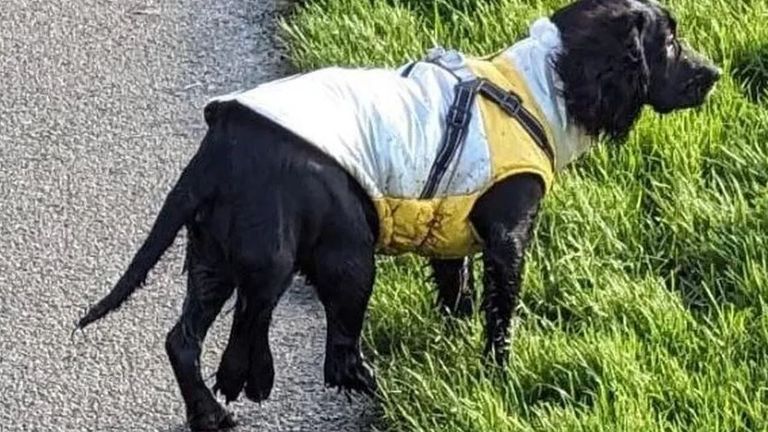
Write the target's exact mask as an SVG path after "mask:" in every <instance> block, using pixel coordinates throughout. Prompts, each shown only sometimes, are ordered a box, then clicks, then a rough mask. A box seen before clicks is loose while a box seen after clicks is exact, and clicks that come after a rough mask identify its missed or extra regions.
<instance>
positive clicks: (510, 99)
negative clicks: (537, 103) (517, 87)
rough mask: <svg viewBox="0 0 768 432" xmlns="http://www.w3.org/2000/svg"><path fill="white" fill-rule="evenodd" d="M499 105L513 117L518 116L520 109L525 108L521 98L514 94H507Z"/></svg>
mask: <svg viewBox="0 0 768 432" xmlns="http://www.w3.org/2000/svg"><path fill="white" fill-rule="evenodd" d="M499 104H501V106H502V108H504V111H506V112H507V113H508V114H509V115H511V116H517V114H518V113H519V112H520V109H521V108H522V107H523V104H522V101H521V100H520V96H518V95H516V94H514V93H512V92H505V93H504V96H502V98H501V100H500V101H499Z"/></svg>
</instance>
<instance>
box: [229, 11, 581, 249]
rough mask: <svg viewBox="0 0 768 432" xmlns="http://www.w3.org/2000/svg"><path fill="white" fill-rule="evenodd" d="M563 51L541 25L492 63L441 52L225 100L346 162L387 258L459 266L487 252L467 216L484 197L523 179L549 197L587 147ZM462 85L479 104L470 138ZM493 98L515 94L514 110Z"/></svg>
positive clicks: (272, 85) (473, 109)
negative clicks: (411, 255)
mask: <svg viewBox="0 0 768 432" xmlns="http://www.w3.org/2000/svg"><path fill="white" fill-rule="evenodd" d="M559 48H560V36H559V32H558V30H557V27H555V26H554V24H552V23H551V22H550V21H549V20H548V19H546V18H542V19H540V20H538V21H536V22H535V23H534V24H533V25H532V26H531V31H530V36H529V37H528V38H526V39H524V40H522V41H520V42H518V43H516V44H515V45H513V46H512V47H510V48H508V49H507V50H505V51H503V52H501V53H500V54H498V55H496V56H494V57H492V58H486V59H476V58H469V57H466V56H464V55H462V54H460V53H458V52H456V51H445V50H442V49H439V48H438V49H435V50H432V51H431V52H430V54H429V55H428V56H427V58H426V59H425V60H424V61H419V62H414V63H411V64H408V65H405V66H403V67H401V68H399V69H396V70H393V69H349V68H337V67H332V68H325V69H321V70H317V71H314V72H310V73H306V74H299V75H294V76H291V77H288V78H285V79H281V80H277V81H273V82H269V83H265V84H262V85H260V86H258V87H256V88H254V89H252V90H248V91H245V92H240V93H234V94H230V95H227V96H222V97H219V98H216V100H235V101H237V102H239V103H241V104H242V105H244V106H246V107H248V108H250V109H252V110H253V111H255V112H257V113H259V114H261V115H262V116H264V117H266V118H269V119H271V120H273V121H275V122H276V123H278V124H280V125H282V126H283V127H285V128H287V129H288V130H290V131H292V132H293V133H295V134H296V135H298V136H300V137H302V138H303V139H304V140H306V141H307V142H308V143H310V144H312V145H314V146H316V147H317V148H318V149H320V150H322V151H323V152H325V153H326V154H328V155H330V156H331V157H333V158H334V159H335V160H336V161H338V162H339V164H340V165H341V166H342V167H344V168H345V169H346V170H347V171H348V172H349V173H350V174H351V175H352V176H353V177H354V178H355V179H356V180H357V181H358V182H359V183H360V185H361V186H362V187H363V188H364V189H365V190H366V191H367V193H368V194H369V196H370V197H371V199H372V201H373V203H374V206H375V207H376V210H377V212H378V216H379V223H380V235H379V239H378V250H379V252H381V253H402V252H415V253H419V254H422V255H426V256H433V257H461V256H466V255H469V254H471V253H474V252H476V251H478V250H479V249H480V247H481V244H480V240H479V239H478V237H477V236H476V234H475V232H474V230H473V228H472V226H471V223H470V220H469V214H470V211H471V209H472V207H473V205H474V203H475V201H476V200H477V199H478V198H479V197H480V196H481V195H482V194H483V193H484V192H485V191H487V190H488V189H489V188H490V187H491V186H493V185H494V184H495V183H497V182H499V181H501V180H503V179H504V178H507V177H509V176H511V175H515V174H520V173H534V174H536V175H538V176H539V177H541V179H542V181H543V183H544V185H545V187H546V189H547V190H548V189H549V187H550V185H551V183H552V181H553V177H554V172H555V171H556V170H559V169H561V168H563V167H564V166H565V165H567V164H568V163H569V162H571V161H572V160H573V159H575V158H576V157H577V156H578V155H579V154H580V153H582V152H583V151H584V150H586V148H587V147H588V145H589V140H588V139H587V138H586V137H585V136H584V134H582V133H581V132H580V131H579V130H578V128H576V127H575V126H574V125H572V124H571V122H569V121H568V118H567V116H566V112H565V107H564V104H563V101H562V98H560V96H559V89H558V86H559V85H560V84H559V83H560V82H559V80H558V79H557V76H556V74H555V71H554V70H553V67H552V65H553V61H552V60H553V59H554V56H555V55H556V54H557V51H558V50H559ZM478 79H479V80H478ZM478 83H484V84H485V85H484V86H481V87H482V88H478ZM460 84H461V85H463V86H464V89H465V90H466V89H469V90H470V93H467V92H466V91H464V92H463V97H466V96H467V95H468V94H469V95H471V96H473V97H472V98H471V100H470V101H469V103H467V104H466V106H467V107H468V108H469V110H468V111H469V112H468V114H469V115H468V116H467V117H466V120H465V121H464V127H463V128H457V127H455V126H456V125H457V124H458V123H461V117H463V116H461V115H460V114H461V113H457V112H456V109H455V108H456V106H455V105H454V102H455V101H456V100H457V99H458V98H459V93H458V88H459V85H460ZM481 90H488V91H485V92H484V91H481ZM491 90H496V92H497V93H498V92H499V91H500V92H501V97H502V98H504V97H506V96H509V97H508V98H507V99H508V100H507V102H508V103H507V104H506V109H505V106H502V105H500V103H499V101H498V100H493V98H491V97H487V96H489V94H488V93H489V91H491ZM478 92H479V94H478ZM475 94H477V97H474V95H475ZM497 96H499V95H498V94H497ZM465 102H466V101H465ZM516 107H517V108H516ZM515 110H516V111H515ZM520 113H522V115H523V117H524V118H523V119H522V120H525V121H521V119H520V118H519V117H520ZM513 114H514V115H513ZM457 130H458V132H457ZM451 133H453V134H458V135H459V136H457V137H453V141H454V144H456V145H453V146H451V145H447V143H448V142H449V141H452V140H451V139H448V135H451Z"/></svg>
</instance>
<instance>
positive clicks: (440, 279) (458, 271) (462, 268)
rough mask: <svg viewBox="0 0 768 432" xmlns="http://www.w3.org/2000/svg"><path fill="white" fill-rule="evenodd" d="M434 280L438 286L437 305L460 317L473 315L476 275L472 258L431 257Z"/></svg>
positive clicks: (441, 309) (445, 311)
mask: <svg viewBox="0 0 768 432" xmlns="http://www.w3.org/2000/svg"><path fill="white" fill-rule="evenodd" d="M429 264H430V266H431V267H432V280H433V281H434V283H435V285H436V286H437V306H438V308H439V309H440V311H441V312H444V313H447V314H451V315H453V316H455V317H458V318H466V317H468V316H470V315H472V309H473V307H472V301H473V296H474V275H473V271H472V258H471V257H466V258H457V259H431V260H430V261H429Z"/></svg>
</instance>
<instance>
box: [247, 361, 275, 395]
mask: <svg viewBox="0 0 768 432" xmlns="http://www.w3.org/2000/svg"><path fill="white" fill-rule="evenodd" d="M274 382H275V369H274V366H273V363H272V357H271V356H269V357H265V358H263V359H262V360H261V361H254V362H252V363H251V370H250V371H249V372H248V382H247V383H246V384H245V397H247V398H248V399H250V400H252V401H253V402H257V403H258V402H261V401H264V400H266V399H267V398H268V397H269V394H270V393H271V392H272V386H273V385H274Z"/></svg>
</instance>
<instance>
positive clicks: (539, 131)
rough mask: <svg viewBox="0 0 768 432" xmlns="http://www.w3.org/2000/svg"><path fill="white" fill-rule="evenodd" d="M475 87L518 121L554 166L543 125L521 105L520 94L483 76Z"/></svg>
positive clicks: (552, 154)
mask: <svg viewBox="0 0 768 432" xmlns="http://www.w3.org/2000/svg"><path fill="white" fill-rule="evenodd" d="M477 88H478V90H479V91H480V93H481V94H483V96H485V97H487V98H489V99H490V100H492V101H494V102H495V103H496V104H497V105H499V107H501V109H502V110H504V112H506V113H507V115H509V116H510V117H513V118H515V119H517V121H518V122H520V124H521V125H522V126H523V128H524V129H525V130H526V132H528V135H530V136H531V138H533V141H534V142H535V143H536V145H537V146H539V148H541V150H542V151H544V153H546V155H547V156H548V157H549V160H550V162H551V163H552V166H553V168H554V163H555V155H554V153H553V152H552V147H551V146H550V144H549V140H548V139H547V134H546V132H545V131H544V127H542V126H541V123H539V121H538V120H537V119H536V117H534V116H533V114H531V112H530V111H528V110H527V109H525V106H523V103H522V101H521V100H520V96H518V95H517V94H515V93H514V92H511V91H506V90H504V89H503V88H501V87H499V86H498V85H496V84H494V83H492V82H491V81H488V80H487V79H484V78H481V79H480V84H479V86H478V87H477Z"/></svg>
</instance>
